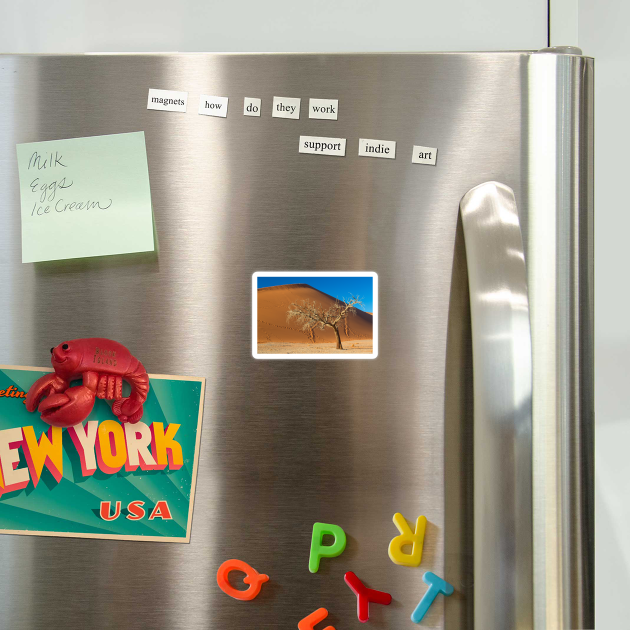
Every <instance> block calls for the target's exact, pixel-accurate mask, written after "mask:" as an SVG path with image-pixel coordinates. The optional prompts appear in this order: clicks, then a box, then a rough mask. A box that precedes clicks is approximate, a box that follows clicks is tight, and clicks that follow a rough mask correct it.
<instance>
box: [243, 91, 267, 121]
mask: <svg viewBox="0 0 630 630" xmlns="http://www.w3.org/2000/svg"><path fill="white" fill-rule="evenodd" d="M261 108H262V100H261V99H259V98H253V97H251V96H246V97H245V98H244V99H243V116H260V110H261Z"/></svg>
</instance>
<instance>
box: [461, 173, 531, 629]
mask: <svg viewBox="0 0 630 630" xmlns="http://www.w3.org/2000/svg"><path fill="white" fill-rule="evenodd" d="M460 212H461V216H462V225H463V229H464V241H465V247H466V261H467V265H468V282H469V288H470V311H471V322H472V346H473V380H474V384H473V391H474V484H473V487H474V619H475V625H474V627H475V628H479V629H483V630H510V629H512V628H531V627H532V624H533V581H532V575H533V574H532V565H533V555H532V535H533V534H532V344H531V329H530V320H529V301H528V296H527V275H526V269H525V255H524V249H523V238H522V234H521V228H520V221H519V215H518V210H517V207H516V200H515V198H514V192H513V191H512V189H511V188H509V187H508V186H505V185H504V184H501V183H499V182H486V183H483V184H480V185H479V186H476V187H475V188H472V189H471V190H469V191H468V192H467V193H466V194H465V195H464V197H463V198H462V200H461V202H460Z"/></svg>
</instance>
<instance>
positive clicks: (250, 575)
mask: <svg viewBox="0 0 630 630" xmlns="http://www.w3.org/2000/svg"><path fill="white" fill-rule="evenodd" d="M230 571H242V572H243V573H245V577H244V578H243V582H244V583H245V584H249V588H248V589H247V590H245V591H240V590H238V589H236V588H234V587H233V586H232V585H231V584H230V581H229V579H228V576H229V574H230ZM268 580H269V576H268V575H265V574H264V573H258V571H256V569H254V568H252V567H250V566H249V564H247V563H246V562H243V561H242V560H226V561H225V562H224V563H223V564H222V565H221V566H220V567H219V570H218V571H217V584H218V585H219V588H220V589H221V590H222V591H223V592H224V593H225V594H226V595H229V596H230V597H233V598H234V599H240V600H241V601H246V602H249V601H251V600H252V599H254V598H255V597H257V596H258V594H259V593H260V589H261V588H262V585H263V584H264V583H265V582H267V581H268Z"/></svg>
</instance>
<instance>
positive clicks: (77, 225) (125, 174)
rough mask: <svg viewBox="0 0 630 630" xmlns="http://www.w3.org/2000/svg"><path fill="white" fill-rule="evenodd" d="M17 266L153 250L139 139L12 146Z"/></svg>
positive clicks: (141, 139)
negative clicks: (18, 215) (18, 216)
mask: <svg viewBox="0 0 630 630" xmlns="http://www.w3.org/2000/svg"><path fill="white" fill-rule="evenodd" d="M17 159H18V172H19V176H20V197H21V205H22V262H23V263H28V262H39V261H43V260H62V259H65V258H84V257H89V256H108V255H111V254H129V253H133V252H148V251H153V249H154V243H153V216H152V209H151V189H150V186H149V169H148V165H147V151H146V146H145V143H144V132H143V131H138V132H135V133H120V134H116V135H111V136H94V137H91V138H71V139H68V140H50V141H46V142H30V143H28V144H18V145H17Z"/></svg>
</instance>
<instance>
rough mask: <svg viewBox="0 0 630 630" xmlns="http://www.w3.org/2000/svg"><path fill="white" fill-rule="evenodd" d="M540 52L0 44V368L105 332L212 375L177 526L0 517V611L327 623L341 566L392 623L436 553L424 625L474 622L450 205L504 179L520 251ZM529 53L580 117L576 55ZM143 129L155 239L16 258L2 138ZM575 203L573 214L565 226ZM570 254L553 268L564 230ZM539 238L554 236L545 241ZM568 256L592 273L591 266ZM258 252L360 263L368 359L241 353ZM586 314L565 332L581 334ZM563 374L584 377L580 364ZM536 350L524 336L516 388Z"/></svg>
mask: <svg viewBox="0 0 630 630" xmlns="http://www.w3.org/2000/svg"><path fill="white" fill-rule="evenodd" d="M534 57H536V55H530V54H526V53H493V54H421V55H195V54H193V55H130V56H108V55H89V56H48V57H43V56H42V57H29V56H4V57H2V58H1V60H0V61H1V62H0V191H1V192H0V222H1V226H2V227H1V229H0V288H1V290H2V300H0V362H2V363H7V364H8V363H12V364H21V365H44V364H46V361H47V360H48V356H47V352H48V348H50V346H51V345H53V344H54V343H57V342H58V341H59V340H60V339H64V338H72V337H82V336H105V337H112V338H115V339H117V340H118V341H120V342H122V343H123V344H125V345H127V346H128V347H129V348H130V349H132V351H133V353H134V355H136V356H138V357H139V358H141V360H142V362H143V363H144V365H145V366H146V367H147V369H148V371H149V372H153V373H168V374H188V375H200V376H205V377H206V378H207V389H206V405H205V412H204V423H203V426H204V429H203V436H202V444H201V456H200V463H199V473H198V483H197V491H196V502H195V511H194V518H193V526H192V540H191V543H190V544H189V545H174V544H158V543H134V542H113V541H95V540H67V539H54V538H33V537H17V536H0V555H1V557H2V562H1V563H0V601H1V602H2V607H3V614H2V618H1V619H2V621H1V622H0V625H6V627H10V628H44V627H46V628H61V627H63V628H77V629H78V628H85V627H92V628H113V627H125V628H145V627H151V628H169V629H173V628H204V629H207V628H213V629H216V630H225V629H226V628H230V629H232V628H233V629H235V630H236V629H241V628H245V627H250V626H254V627H256V628H259V629H261V630H262V629H266V628H279V627H286V628H290V627H295V626H296V625H297V623H298V621H299V620H300V619H302V618H303V617H305V616H306V615H307V614H309V613H310V612H312V611H313V610H315V609H316V608H319V607H320V606H325V607H326V608H328V609H329V610H330V612H331V615H330V617H329V619H328V620H327V621H329V622H330V623H331V624H332V625H334V626H335V627H337V628H339V629H341V628H343V627H350V626H351V625H353V624H354V625H356V626H358V623H359V622H358V621H357V620H356V599H355V597H354V595H352V593H351V592H350V590H349V589H348V588H347V587H346V585H345V584H344V583H343V574H344V572H345V571H348V570H352V571H355V573H357V575H358V576H359V577H360V578H361V579H363V580H365V581H366V582H367V583H368V584H369V585H370V586H371V587H374V588H377V589H382V590H386V591H388V592H390V593H392V594H393V596H394V602H393V603H392V605H391V606H389V607H382V606H373V607H372V610H371V619H370V623H371V624H372V625H373V626H374V627H375V628H402V627H405V626H409V625H410V624H411V622H410V620H409V616H410V614H411V611H412V610H413V608H414V607H415V605H416V604H417V603H418V601H419V600H420V598H421V597H422V594H423V593H424V591H425V588H426V586H425V585H424V583H423V582H422V574H423V572H424V571H425V570H431V571H433V572H435V573H437V574H438V575H440V576H443V577H445V578H446V579H447V580H448V581H450V582H451V583H452V584H453V585H454V586H455V594H454V595H453V596H452V597H450V598H449V600H448V602H446V604H445V602H444V600H443V598H438V600H436V602H435V604H434V605H433V607H432V609H431V610H430V612H429V615H428V616H427V617H426V618H425V622H424V626H423V627H430V628H469V627H472V624H473V606H472V601H473V589H474V585H473V562H474V544H473V486H472V482H473V478H472V470H473V461H472V444H473V441H472V437H473V426H472V358H471V357H472V352H471V341H470V339H471V333H470V321H469V320H470V312H469V306H468V289H467V285H468V281H467V276H466V266H465V263H464V260H465V256H464V250H463V241H462V239H461V238H460V237H461V230H459V231H458V212H459V202H460V199H461V198H462V196H463V195H464V194H465V193H466V192H467V191H468V190H469V189H471V188H473V187H474V186H476V185H478V184H480V183H481V182H484V181H489V180H496V181H500V182H503V183H504V184H506V185H508V186H509V187H510V188H512V189H513V190H514V193H515V197H516V200H517V205H518V208H519V213H520V216H521V224H522V228H523V238H524V243H525V249H526V252H527V253H530V252H534V253H532V254H531V255H536V254H535V251H534V250H535V249H536V247H537V243H538V244H539V243H540V242H541V241H540V238H541V235H540V234H537V233H536V232H535V231H534V229H533V228H534V226H533V224H532V221H531V218H530V217H531V216H532V212H533V211H534V208H533V207H532V201H533V200H535V199H536V194H538V191H539V190H540V189H539V188H538V185H539V184H538V182H537V181H536V180H535V179H533V178H532V167H533V164H535V163H536V162H535V159H536V157H537V156H535V155H533V153H532V152H533V148H535V146H534V145H533V139H534V132H535V131H536V129H534V128H533V126H532V125H533V124H534V123H532V119H531V113H532V112H531V109H532V106H531V101H530V99H531V96H532V94H533V93H534V91H535V87H534V86H533V85H532V80H533V79H532V59H533V58H534ZM556 57H561V58H562V60H564V61H561V62H558V61H557V59H556ZM538 58H539V59H542V61H540V62H536V63H538V64H539V66H544V67H545V68H547V70H548V72H550V73H551V74H554V73H555V72H556V70H555V69H556V68H557V66H558V64H560V65H561V66H562V64H565V66H567V67H570V68H572V69H573V75H572V76H571V77H569V78H570V80H571V81H573V82H574V83H575V81H577V87H575V88H574V89H576V90H577V91H578V92H580V93H582V94H585V95H586V96H584V98H585V99H586V100H585V103H582V104H578V105H577V107H578V110H579V111H578V113H577V114H576V115H578V118H579V117H580V115H581V114H580V112H581V111H582V108H583V107H586V109H587V110H588V98H589V96H588V95H589V90H590V75H591V72H592V62H591V61H590V60H588V59H585V58H582V57H575V56H567V55H561V56H556V55H551V54H549V55H539V56H538ZM545 60H547V61H545ZM567 60H568V61H567ZM556 79H557V81H556V82H555V83H554V84H553V85H555V86H557V85H558V84H559V83H558V82H559V81H560V79H558V77H556ZM563 80H564V79H563ZM152 87H153V88H166V89H175V90H186V91H188V92H189V111H188V113H187V114H178V113H167V112H156V111H148V110H147V109H146V98H147V92H148V89H149V88H152ZM200 94H216V95H223V96H228V97H229V98H230V109H229V115H228V117H227V118H226V119H221V118H211V117H206V116H199V115H197V113H196V107H197V102H198V98H199V95H200ZM274 95H281V96H294V97H301V98H302V107H303V113H302V117H301V119H300V120H299V121H296V120H282V119H275V118H272V117H271V112H270V106H271V102H272V98H273V96H274ZM245 96H250V97H251V96H253V97H257V98H262V99H263V101H262V104H263V106H262V116H261V117H260V118H254V117H244V116H242V112H241V107H242V99H243V97H245ZM309 97H315V98H338V99H339V119H338V121H327V120H311V119H308V118H307V116H306V113H305V109H306V107H305V105H306V103H307V99H308V98H309ZM554 103H555V102H554ZM554 107H555V104H550V105H549V107H548V109H549V111H550V112H551V111H552V110H553V112H554V115H555V112H556V110H555V109H554ZM580 120H582V119H581V118H580ZM536 124H538V123H536ZM585 124H586V126H585V127H584V130H585V131H584V133H585V134H586V136H585V137H583V138H582V139H581V140H579V141H576V142H578V145H579V146H580V147H583V146H586V145H587V144H588V138H589V137H590V135H589V134H590V127H589V126H588V120H587V123H585ZM537 129H538V132H539V133H540V132H541V128H540V126H539V127H537ZM138 130H144V132H145V134H146V140H147V151H148V158H149V170H150V179H151V188H152V199H153V207H154V214H155V227H156V232H157V238H158V241H159V246H158V252H157V253H156V254H146V255H145V254H139V255H133V256H115V257H108V258H100V259H84V260H71V261H65V262H53V263H38V264H25V265H23V264H21V262H20V251H21V247H20V219H19V190H18V178H17V171H16V162H15V144H16V143H18V142H29V141H37V140H48V139H56V138H68V137H78V136H88V135H99V134H110V133H121V132H126V131H138ZM300 135H312V136H334V137H343V138H347V139H348V144H347V154H346V157H345V158H328V157H323V156H311V155H299V154H298V137H299V136H300ZM360 137H363V138H380V139H385V140H396V141H397V143H398V145H397V157H396V159H395V160H378V159H367V158H362V157H358V156H357V143H358V138H360ZM554 138H555V136H554ZM550 142H552V143H554V146H555V143H556V139H554V140H551V139H550ZM585 143H586V144H585ZM413 144H420V145H426V146H433V147H438V151H439V153H438V161H437V165H436V166H435V167H432V166H422V165H415V164H412V163H411V149H412V145H413ZM587 149H588V147H587ZM587 149H585V151H586V153H584V154H583V155H582V160H583V161H584V160H586V161H588V150H587ZM538 157H540V156H538ZM580 186H581V187H580V190H581V191H583V190H587V185H586V183H585V181H584V180H582V183H581V184H580ZM587 201H588V199H587V200H586V202H584V203H581V204H580V205H579V208H578V210H579V212H577V213H576V214H575V215H572V216H574V223H573V224H572V225H574V226H578V227H579V230H582V232H580V234H582V235H583V236H584V234H586V235H587V236H588V225H587V221H586V218H587V216H586V215H585V214H584V213H585V212H586V213H587V212H588V211H589V210H590V206H589V204H588V203H587ZM554 211H555V210H554ZM580 213H581V214H580ZM554 216H555V215H554ZM559 216H563V215H559ZM579 230H578V231H579ZM458 235H459V236H458ZM580 242H581V241H580ZM567 251H569V252H570V253H569V254H568V256H569V258H570V261H572V262H570V264H569V267H570V268H573V267H571V265H574V266H575V265H577V263H576V261H575V260H574V258H573V256H574V255H575V254H576V250H575V248H573V249H571V248H570V247H569V249H568V250H567ZM545 252H546V255H547V256H548V257H551V258H553V259H554V260H555V259H556V258H555V257H557V256H560V254H559V253H558V246H557V245H556V244H555V243H551V244H550V243H547V244H546V250H545ZM565 254H566V251H564V250H563V252H562V256H565ZM563 260H566V257H565V258H563ZM527 264H528V265H529V262H528V263H527ZM563 264H564V263H563ZM566 268H567V267H566V265H565V267H563V269H566ZM580 269H581V271H580V273H581V274H582V275H579V274H578V275H579V278H581V279H582V280H584V278H583V276H584V274H586V276H584V277H586V278H587V280H588V271H589V268H588V264H587V265H586V266H585V267H584V266H582V267H581V268H580ZM265 270H287V271H289V270H295V271H301V270H312V271H327V270H350V271H355V270H356V271H363V270H367V271H375V272H376V273H378V275H379V303H380V330H379V346H380V348H379V356H378V358H377V359H375V360H372V361H334V362H333V361H299V362H298V361H296V362H294V361H256V360H254V359H253V358H252V356H251V354H250V330H251V322H250V318H251V297H250V291H251V275H252V273H253V272H255V271H265ZM530 272H531V266H528V273H530ZM530 280H531V279H530ZM561 280H562V279H561ZM563 286H564V285H563ZM583 286H586V289H585V290H588V287H589V285H588V282H587V281H583V282H582V284H581V285H580V290H582V288H583ZM570 294H571V295H575V294H574V293H573V292H571V293H570ZM554 295H555V294H553V293H552V294H550V299H552V300H555V297H554ZM580 295H581V294H580ZM554 303H555V302H554ZM539 304H540V302H539V301H536V303H535V304H533V306H536V307H538V305H539ZM532 317H535V315H534V314H533V315H532ZM585 325H587V324H585V323H584V322H582V321H581V320H580V321H579V322H577V324H576V326H577V329H576V330H578V331H581V332H580V334H582V338H583V339H584V340H586V342H587V341H588V334H587V332H584V330H585V328H584V326H585ZM532 334H533V337H532V341H533V344H534V348H535V347H536V337H535V329H533V331H532ZM586 342H585V343H586ZM585 353H586V354H585V355H582V357H581V360H584V357H586V358H587V359H588V348H586V349H585ZM551 360H555V359H554V358H553V357H552V359H551ZM563 365H564V364H563ZM570 369H571V370H573V371H572V372H571V374H572V375H573V376H575V374H578V373H580V374H583V372H580V369H581V368H580V364H579V363H578V364H575V363H572V364H571V368H570ZM536 370H537V366H536V351H535V350H534V371H533V374H534V382H536V374H537V371H536ZM573 376H572V378H573ZM558 379H560V380H561V376H558ZM560 380H559V381H558V382H560ZM572 382H573V381H572ZM582 385H583V387H585V388H586V389H588V386H589V384H588V378H586V380H584V379H582ZM535 395H536V394H535V388H534V396H535ZM534 404H535V403H534ZM587 405H588V401H587ZM576 413H577V412H576ZM576 417H581V416H576V415H575V414H574V415H573V416H571V418H569V421H573V420H575V418H576ZM534 421H536V420H534ZM587 507H588V506H587ZM0 509H2V504H1V501H0ZM395 512H402V513H403V514H404V515H405V516H406V517H407V518H408V519H415V518H416V517H417V516H418V515H420V514H424V515H425V516H426V517H427V518H428V520H429V525H428V527H427V532H426V538H425V547H424V554H423V561H422V565H421V567H420V568H418V569H408V568H405V567H399V566H396V565H394V564H393V563H391V561H390V560H389V558H388V556H387V546H388V543H389V541H390V540H391V538H393V536H394V535H396V533H397V532H396V530H395V528H394V526H393V524H392V522H391V519H392V516H393V514H394V513H395ZM580 513H582V512H580ZM315 521H323V522H330V523H336V524H339V525H341V526H342V527H343V528H344V529H345V530H346V532H347V534H348V546H347V550H346V552H345V553H344V555H343V556H341V557H340V558H338V559H337V560H335V561H330V562H327V563H326V562H324V563H323V564H322V568H321V569H320V572H319V573H317V574H315V575H312V574H310V573H309V572H308V568H307V562H308V549H309V542H310V534H311V527H312V524H313V522H315ZM587 555H588V554H587ZM230 557H238V558H242V559H245V560H247V561H248V562H250V563H251V564H252V566H254V567H256V568H257V569H258V570H260V571H263V572H264V573H266V574H268V575H269V576H270V578H271V581H270V583H269V584H268V585H266V586H265V588H264V589H263V591H262V594H261V595H260V596H259V597H258V598H257V599H256V600H255V601H253V602H251V603H247V604H245V603H242V602H236V601H234V600H231V599H230V598H228V597H227V596H226V595H224V594H223V593H222V592H221V591H220V590H219V589H218V587H217V585H216V579H215V576H216V571H217V568H218V567H219V565H220V564H221V562H223V561H224V560H226V559H228V558H230ZM587 565H588V563H585V564H584V565H581V566H587ZM587 569H588V566H587Z"/></svg>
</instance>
